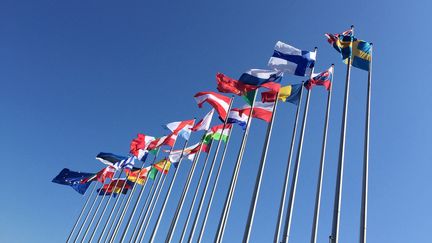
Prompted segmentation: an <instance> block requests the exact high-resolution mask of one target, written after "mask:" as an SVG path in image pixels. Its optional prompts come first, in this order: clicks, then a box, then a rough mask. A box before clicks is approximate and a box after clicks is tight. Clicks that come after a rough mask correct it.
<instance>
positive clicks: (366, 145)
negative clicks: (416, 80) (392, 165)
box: [360, 43, 373, 243]
mask: <svg viewBox="0 0 432 243" xmlns="http://www.w3.org/2000/svg"><path fill="white" fill-rule="evenodd" d="M370 45H371V51H370V53H371V60H370V63H369V72H368V84H367V99H366V122H365V123H366V124H365V140H364V155H363V179H362V204H361V216H360V243H366V233H367V232H366V230H367V210H368V186H369V128H370V106H371V105H370V103H371V89H372V48H373V45H372V43H370Z"/></svg>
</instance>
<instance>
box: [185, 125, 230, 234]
mask: <svg viewBox="0 0 432 243" xmlns="http://www.w3.org/2000/svg"><path fill="white" fill-rule="evenodd" d="M232 129H233V128H231V129H230V131H229V133H228V138H227V141H226V144H225V147H224V151H223V153H222V158H221V161H220V162H219V168H218V171H217V173H216V178H215V180H214V183H213V187H212V190H211V193H210V199H209V202H208V204H207V208H206V212H205V215H204V219H203V223H202V227H201V230H200V233H199V236H198V242H201V241H202V237H203V235H204V231H205V227H206V224H207V219H208V216H209V214H210V209H211V205H212V202H213V198H214V195H215V193H216V187H217V184H218V181H219V177H220V173H221V172H222V166H223V163H224V160H225V155H226V151H227V150H228V144H229V141H230V138H231V132H232ZM217 152H218V150H217V149H216V153H215V157H213V163H214V162H215V160H216V157H217ZM209 177H210V175H209ZM206 190H207V189H205V190H204V192H206ZM204 199H205V196H204V195H203V197H202V198H201V200H202V201H201V202H200V204H201V205H202V203H204ZM201 205H200V207H198V212H197V215H196V216H195V222H194V224H195V225H197V223H198V219H199V213H200V211H201ZM195 228H196V226H194V227H192V231H191V233H190V236H189V242H192V238H193V234H194V231H195Z"/></svg>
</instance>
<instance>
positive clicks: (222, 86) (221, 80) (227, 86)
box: [216, 73, 258, 96]
mask: <svg viewBox="0 0 432 243" xmlns="http://www.w3.org/2000/svg"><path fill="white" fill-rule="evenodd" d="M216 80H217V90H219V92H222V93H232V94H236V95H239V96H241V95H244V94H245V93H247V92H249V91H253V90H256V89H257V88H258V86H255V85H250V84H244V83H242V82H240V81H238V80H235V79H233V78H230V77H228V76H226V75H225V74H223V73H217V74H216Z"/></svg>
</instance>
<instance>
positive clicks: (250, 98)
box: [242, 90, 257, 105]
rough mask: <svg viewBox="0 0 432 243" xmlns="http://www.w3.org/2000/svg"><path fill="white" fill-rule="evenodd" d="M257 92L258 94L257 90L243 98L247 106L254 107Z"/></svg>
mask: <svg viewBox="0 0 432 243" xmlns="http://www.w3.org/2000/svg"><path fill="white" fill-rule="evenodd" d="M256 92H257V91H256V90H254V91H250V92H247V93H245V94H244V95H243V96H242V98H243V100H244V101H245V102H246V104H248V105H252V103H253V102H254V98H255V93H256Z"/></svg>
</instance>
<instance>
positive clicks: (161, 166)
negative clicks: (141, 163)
mask: <svg viewBox="0 0 432 243" xmlns="http://www.w3.org/2000/svg"><path fill="white" fill-rule="evenodd" d="M170 167H171V162H170V161H169V160H167V159H166V158H165V159H162V160H161V161H159V162H157V163H155V164H153V168H155V169H156V170H158V171H159V172H161V173H163V174H165V175H166V174H168V171H169V169H170Z"/></svg>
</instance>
